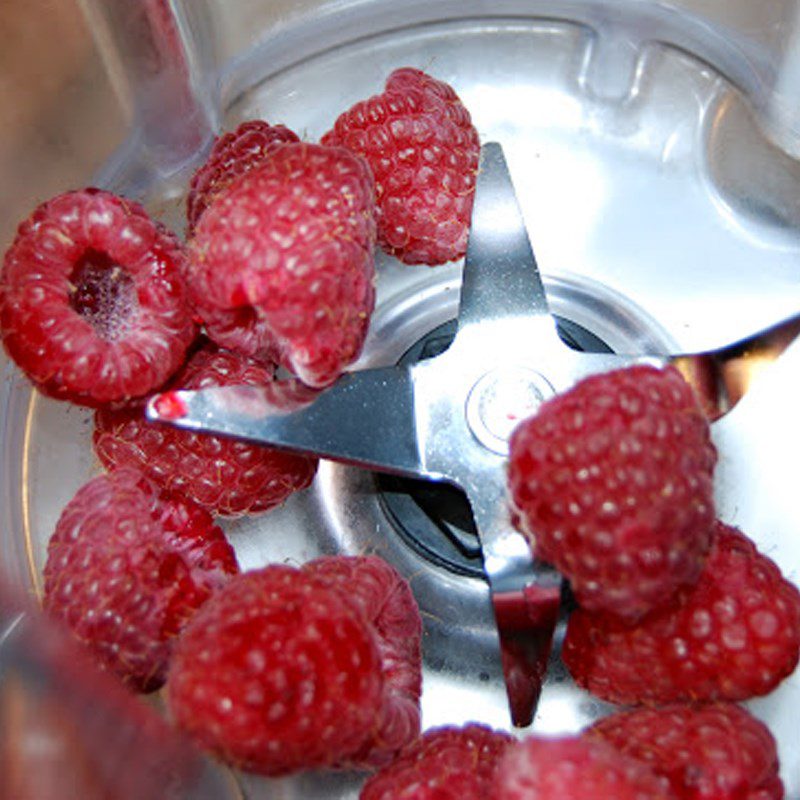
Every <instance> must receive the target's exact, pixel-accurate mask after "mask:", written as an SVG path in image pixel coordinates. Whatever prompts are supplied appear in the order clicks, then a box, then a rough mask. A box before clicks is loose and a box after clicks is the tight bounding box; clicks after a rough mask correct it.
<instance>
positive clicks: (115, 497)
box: [44, 469, 238, 692]
mask: <svg viewBox="0 0 800 800" xmlns="http://www.w3.org/2000/svg"><path fill="white" fill-rule="evenodd" d="M237 571H238V565H237V563H236V557H235V555H234V553H233V550H232V548H231V546H230V545H229V544H228V542H227V540H226V539H225V536H224V534H223V533H222V531H221V530H220V529H219V528H218V527H217V526H216V525H214V524H213V521H212V518H211V516H210V515H209V514H208V512H206V511H204V510H203V509H201V508H198V507H197V506H195V505H193V504H191V503H188V502H183V501H181V500H179V499H177V498H167V497H165V496H164V495H162V494H161V493H160V492H159V490H158V489H157V487H156V486H154V485H153V484H151V483H150V482H149V481H148V480H147V479H146V478H144V477H143V476H142V474H141V473H140V472H138V471H137V470H133V469H120V470H117V471H115V472H112V473H110V474H108V475H100V476H98V477H96V478H93V479H92V480H90V481H89V482H88V483H87V484H85V485H84V486H83V487H82V488H81V489H79V490H78V492H77V494H76V495H75V497H73V499H72V500H71V501H70V502H69V503H68V504H67V506H66V507H65V508H64V510H63V512H62V513H61V516H60V517H59V520H58V523H57V525H56V529H55V533H54V534H53V536H52V538H51V539H50V543H49V545H48V548H47V563H46V564H45V568H44V609H45V611H46V612H47V613H48V614H49V615H50V616H51V617H54V618H56V619H59V620H61V621H63V622H64V623H66V625H67V626H68V627H69V628H70V629H71V630H72V632H73V634H74V635H75V636H76V638H77V639H78V640H79V641H81V642H82V643H83V644H85V645H86V646H87V647H88V648H89V650H91V651H92V652H93V654H94V656H95V658H96V660H97V661H98V663H99V664H100V665H101V666H103V667H104V668H106V669H108V670H111V671H112V672H114V673H116V674H117V675H119V676H120V677H121V678H122V679H123V681H125V682H126V683H127V684H128V685H129V686H131V688H133V689H135V690H137V691H142V692H148V691H153V690H154V689H157V688H159V686H161V685H162V684H163V682H164V678H165V674H166V670H167V666H168V662H169V659H170V656H171V653H172V649H173V645H174V641H175V637H176V636H177V635H178V634H179V633H180V632H181V631H182V630H183V628H184V626H185V625H186V623H187V622H188V620H189V619H190V618H191V617H192V615H193V614H194V613H195V611H196V610H197V609H198V608H199V607H200V606H201V605H202V604H203V603H204V602H205V601H206V600H207V599H208V598H209V597H210V596H211V594H212V593H213V592H214V591H216V590H217V589H219V588H220V587H221V586H223V585H224V584H225V583H226V582H227V581H228V579H229V578H230V576H231V575H233V574H235V573H236V572H237Z"/></svg>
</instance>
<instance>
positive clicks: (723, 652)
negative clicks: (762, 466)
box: [563, 522, 800, 705]
mask: <svg viewBox="0 0 800 800" xmlns="http://www.w3.org/2000/svg"><path fill="white" fill-rule="evenodd" d="M563 658H564V663H565V664H566V665H567V668H568V669H569V671H570V673H571V674H572V676H573V677H574V678H575V680H576V681H577V683H578V684H579V685H581V686H583V687H584V688H586V689H588V690H589V691H590V692H592V693H593V694H596V695H597V696H599V697H601V698H603V699H605V700H608V701H610V702H614V703H624V704H629V705H631V704H639V703H646V704H652V703H669V702H676V701H689V700H692V701H699V700H709V701H711V700H746V699H748V698H751V697H757V696H760V695H764V694H767V693H768V692H771V691H772V690H773V689H774V688H775V687H776V686H777V685H778V684H779V683H780V682H781V681H782V680H783V679H784V678H786V677H788V676H789V675H790V674H791V673H792V672H793V671H794V669H795V668H796V666H797V663H798V659H799V658H800V591H799V590H798V589H797V587H796V586H795V585H794V584H792V583H790V582H789V581H788V580H786V579H785V578H784V577H783V575H782V574H781V572H780V570H779V568H778V567H777V565H776V564H775V563H774V562H773V561H771V560H770V559H769V558H768V557H767V556H765V555H763V554H761V553H759V552H758V550H757V549H756V547H755V545H754V544H753V543H752V542H751V541H750V540H749V539H748V538H747V537H746V536H745V535H744V534H742V533H741V532H740V531H738V530H736V529H735V528H732V527H730V526H727V525H725V524H723V523H721V522H717V523H716V525H715V528H714V543H713V546H712V548H711V552H710V553H709V556H708V559H707V561H706V564H705V567H704V569H703V572H702V574H701V576H700V579H699V580H698V582H697V584H696V585H695V586H693V587H690V588H688V589H683V590H682V591H681V592H680V593H679V595H678V596H677V598H676V599H675V601H674V602H673V603H671V604H668V605H667V606H665V607H664V608H661V609H657V610H656V611H653V612H652V613H651V614H649V615H648V616H646V617H645V618H643V619H642V620H640V621H639V622H638V623H637V624H636V625H633V626H630V625H625V624H622V623H620V622H619V621H618V620H616V619H614V618H613V617H611V616H609V615H607V614H599V613H594V614H593V613H589V612H586V611H583V610H581V609H578V610H577V611H575V612H574V613H573V614H572V615H571V616H570V619H569V623H568V627H567V635H566V638H565V641H564V649H563Z"/></svg>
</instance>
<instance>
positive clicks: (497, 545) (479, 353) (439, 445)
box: [147, 143, 800, 727]
mask: <svg viewBox="0 0 800 800" xmlns="http://www.w3.org/2000/svg"><path fill="white" fill-rule="evenodd" d="M798 331H800V317H795V318H792V319H791V320H789V322H788V323H785V324H783V325H779V326H777V328H773V329H770V330H768V331H767V332H764V333H761V334H758V335H756V336H753V337H750V338H749V339H748V340H747V341H745V342H740V343H737V344H735V345H729V346H728V347H726V348H724V349H722V350H720V351H719V352H711V353H703V354H699V355H682V356H677V357H673V358H670V359H666V360H663V359H659V358H653V359H647V360H650V361H652V362H653V363H665V361H671V362H672V363H675V364H677V365H679V366H680V367H681V368H682V369H683V371H684V373H685V374H686V376H687V377H688V378H689V380H690V381H692V382H693V384H695V385H697V386H698V388H699V390H700V392H699V393H700V396H701V397H702V398H703V399H704V401H705V402H706V406H707V411H708V413H709V415H710V416H711V417H712V418H718V417H720V416H722V414H723V413H725V411H727V410H729V409H730V408H732V406H733V405H734V404H735V402H736V401H737V400H738V399H740V397H741V396H742V394H743V393H744V391H746V389H747V382H746V380H745V378H744V377H743V376H746V374H747V371H748V367H749V365H750V364H751V363H752V360H753V359H757V361H758V363H759V365H760V366H763V365H764V362H765V361H768V360H774V359H775V358H777V357H778V355H780V353H781V352H782V351H783V349H785V347H786V346H787V345H788V344H790V343H791V341H792V339H793V338H794V336H795V335H796V334H797V332H798ZM640 360H641V359H639V358H635V357H631V356H628V355H618V354H590V353H580V352H576V351H574V350H571V349H570V348H568V347H567V346H566V345H565V344H564V342H563V341H562V340H561V339H560V338H559V336H558V334H557V333H556V326H555V319H554V318H553V317H552V315H551V314H550V311H549V307H548V304H547V297H546V294H545V291H544V287H543V285H542V282H541V278H540V275H539V270H538V266H537V264H536V259H535V256H534V254H533V250H532V248H531V244H530V241H529V239H528V236H527V232H526V229H525V223H524V220H523V218H522V215H521V213H520V210H519V206H518V204H517V201H516V197H515V194H514V187H513V184H512V181H511V176H510V175H509V173H508V167H507V165H506V162H505V158H504V157H503V152H502V148H501V147H500V146H499V145H498V144H496V143H490V144H486V145H484V146H483V148H482V152H481V161H480V169H479V173H478V179H477V186H476V192H475V208H474V210H473V216H472V225H471V230H470V237H469V243H468V247H467V254H466V260H465V264H464V278H463V282H462V286H461V295H460V304H459V312H458V329H457V332H456V335H455V338H454V340H453V342H452V344H451V345H450V347H449V348H448V349H447V350H445V352H444V353H442V354H441V355H439V356H437V357H435V358H430V359H427V360H425V361H422V362H420V363H418V364H415V365H413V366H412V367H410V368H404V367H400V366H397V367H394V368H391V367H390V368H382V369H373V370H364V371H361V372H354V373H351V374H349V375H346V376H344V377H343V378H342V379H341V380H340V381H339V382H337V383H336V384H335V385H334V386H333V387H332V388H331V389H328V390H326V391H323V392H321V393H319V394H318V395H316V397H315V398H314V399H313V400H312V401H311V402H310V403H308V402H307V403H306V405H304V406H302V407H300V408H299V409H297V410H294V409H293V405H292V404H291V403H289V402H287V398H288V396H289V394H290V393H291V390H292V389H293V388H296V386H297V385H296V384H295V383H294V382H287V383H286V384H285V385H286V387H288V388H287V389H286V391H281V389H280V388H278V390H277V391H275V392H274V391H273V390H272V389H268V390H260V389H253V388H249V387H248V388H232V389H231V388H225V389H206V390H201V391H178V392H170V393H168V394H166V395H160V396H156V397H154V398H153V399H152V400H151V401H150V403H149V404H148V409H147V413H148V417H149V418H150V419H153V420H158V421H162V422H170V423H173V424H176V425H178V426H179V427H185V428H190V429H192V430H199V431H206V432H212V433H224V434H227V435H235V436H240V437H243V438H246V439H250V440H252V441H257V442H263V443H266V444H270V445H273V446H278V447H284V448H289V449H294V450H298V451H300V452H304V453H311V454H315V455H318V456H320V457H325V458H331V459H334V460H336V461H341V462H343V463H347V464H353V465H356V466H361V467H365V468H368V469H375V470H378V471H392V472H398V473H402V474H406V475H410V476H412V477H422V478H431V479H434V480H447V481H450V482H452V483H454V484H456V485H458V486H460V487H461V488H462V489H463V490H464V491H465V492H466V494H467V497H468V499H469V502H470V505H471V507H472V513H473V517H474V520H475V525H476V527H477V531H478V536H479V539H480V543H481V550H482V553H483V563H484V570H485V572H486V576H487V578H488V581H489V586H490V589H491V596H492V601H493V604H494V611H495V616H496V618H497V623H498V633H499V636H500V640H499V643H498V653H497V659H496V662H497V665H498V666H499V665H500V663H501V658H500V652H501V650H502V651H503V658H505V659H506V663H504V671H505V672H506V684H507V688H508V691H509V700H510V707H511V715H512V718H513V722H514V724H515V725H517V726H520V727H524V726H527V725H529V724H530V722H531V721H532V719H533V712H534V710H535V703H536V702H537V700H538V687H537V688H536V689H535V690H532V691H531V692H530V693H529V694H528V695H527V696H526V698H525V701H524V702H523V701H522V700H521V699H520V698H518V697H514V694H513V690H512V686H513V684H514V679H513V675H514V674H515V672H516V671H518V670H520V669H522V670H527V673H526V674H527V675H528V676H529V680H531V681H532V682H534V683H536V682H538V681H541V680H542V679H543V677H544V673H545V669H546V661H547V658H548V656H549V653H550V649H551V638H552V634H553V628H554V625H555V622H556V618H557V609H558V602H559V579H558V577H557V576H556V575H555V574H554V573H553V572H552V570H550V569H548V568H546V567H543V566H542V565H539V564H537V563H536V562H535V560H533V559H532V558H531V555H530V552H529V548H528V546H527V544H526V543H525V541H524V539H523V538H522V537H521V536H520V534H518V533H517V532H516V531H515V530H514V529H513V526H512V525H511V522H510V518H509V503H508V497H507V490H506V476H505V460H504V458H503V456H504V455H505V454H506V453H505V452H504V449H505V448H504V446H506V447H507V443H508V438H509V437H510V435H511V433H512V431H513V428H514V424H513V423H514V422H519V421H521V420H522V419H524V418H525V417H526V416H528V415H530V414H531V413H535V411H536V408H537V406H538V404H539V403H541V402H542V401H543V400H546V399H547V397H549V396H552V395H553V394H555V393H557V392H558V391H563V390H564V389H566V388H568V387H569V386H570V385H571V384H572V383H574V382H575V381H576V380H578V379H579V378H581V377H584V376H585V375H588V374H591V373H593V372H599V371H604V370H609V369H617V368H620V367H622V366H625V365H629V364H631V363H634V362H636V361H640ZM498 364H499V365H500V366H498ZM730 375H734V376H735V378H738V379H739V380H738V382H737V385H736V386H732V385H731V380H726V376H730ZM556 387H557V388H556ZM300 392H301V393H302V389H301V390H300ZM295 394H297V392H295ZM304 394H306V395H307V394H309V393H308V392H305V393H304ZM273 395H275V396H273ZM176 403H177V406H178V409H177V411H176V410H175V406H176ZM164 410H166V412H167V413H163V411H164ZM509 422H510V423H511V424H509ZM371 429H376V430H380V431H381V433H382V435H381V436H367V435H365V432H366V431H368V430H371ZM534 596H535V598H536V599H535V600H530V601H529V600H528V598H530V597H534ZM530 615H532V616H530ZM509 626H513V627H514V628H515V631H514V634H515V642H516V643H517V644H518V645H519V647H517V655H518V658H517V659H512V656H511V652H512V649H513V648H511V647H510V646H509V642H508V641H507V636H508V634H509ZM525 633H528V636H527V637H526V636H525ZM532 640H535V644H534V643H533V642H532ZM523 646H524V647H525V649H526V655H525V657H524V659H523V656H522V655H520V651H519V648H520V647H523ZM520 659H523V660H522V661H520ZM494 672H495V673H496V675H495V677H498V676H500V675H502V670H501V671H498V670H495V671H494ZM509 673H510V674H509Z"/></svg>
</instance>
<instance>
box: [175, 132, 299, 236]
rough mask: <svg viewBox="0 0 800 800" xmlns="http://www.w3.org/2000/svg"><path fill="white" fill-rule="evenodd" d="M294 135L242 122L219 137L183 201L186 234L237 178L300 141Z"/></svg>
mask: <svg viewBox="0 0 800 800" xmlns="http://www.w3.org/2000/svg"><path fill="white" fill-rule="evenodd" d="M299 141H300V139H299V138H298V136H297V134H295V133H293V132H292V131H290V130H289V129H288V128H286V127H285V126H283V125H270V124H269V123H268V122H264V121H263V120H258V119H256V120H249V121H247V122H243V123H242V124H241V125H239V127H238V128H236V130H234V131H229V132H228V133H225V134H223V135H222V136H218V137H217V138H216V139H215V140H214V144H213V146H212V148H211V152H210V153H209V155H208V158H207V159H206V161H205V163H204V164H202V166H200V167H199V168H198V170H197V171H196V172H195V173H194V175H192V179H191V182H190V184H189V194H188V195H187V198H186V218H187V220H188V223H189V224H188V228H187V235H188V236H190V237H191V236H192V234H193V233H194V229H195V227H196V226H197V222H198V220H199V219H200V217H201V216H202V215H203V212H204V211H205V210H206V208H207V207H208V206H209V204H210V203H211V202H212V201H213V200H214V198H215V197H216V196H217V194H219V192H220V191H222V190H223V189H224V188H225V187H226V186H228V185H229V184H230V183H232V182H233V181H234V180H235V179H236V178H238V177H239V176H240V175H244V174H245V172H249V171H250V170H251V169H252V168H253V167H255V166H258V165H259V164H261V163H262V162H263V161H264V160H265V159H266V158H268V157H269V155H270V153H271V152H272V151H273V150H274V149H275V148H276V147H280V145H282V144H285V143H286V142H299Z"/></svg>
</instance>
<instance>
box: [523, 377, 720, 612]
mask: <svg viewBox="0 0 800 800" xmlns="http://www.w3.org/2000/svg"><path fill="white" fill-rule="evenodd" d="M715 461H716V450H715V448H714V445H713V444H712V442H711V438H710V433H709V425H708V422H707V420H706V418H705V417H704V416H703V414H702V413H701V411H700V408H699V406H698V404H697V401H696V400H695V397H694V394H693V393H692V389H691V387H690V386H689V385H688V384H687V383H686V381H684V379H683V378H682V377H681V375H680V373H679V372H678V371H677V370H676V369H674V368H672V367H669V368H667V369H656V368H655V367H650V366H635V367H630V368H628V369H621V370H615V371H613V372H608V373H604V374H600V375H594V376H591V377H589V378H586V379H585V380H583V381H581V382H580V383H578V384H577V385H575V386H574V387H573V388H572V389H571V390H570V391H568V392H565V393H564V394H561V395H558V396H557V397H554V398H553V399H551V400H549V401H548V402H546V403H544V404H543V405H542V406H541V408H540V409H539V411H538V413H537V414H536V415H535V416H533V417H531V418H529V419H527V420H525V421H524V422H523V423H521V424H520V425H519V426H518V427H517V428H516V430H515V431H514V433H513V435H512V438H511V452H510V462H509V470H508V481H509V486H510V491H511V498H512V504H513V506H514V507H515V522H516V524H518V525H519V526H520V528H521V529H522V531H523V532H524V533H525V534H526V535H527V537H528V539H529V540H530V542H531V546H532V547H533V548H534V550H535V553H536V555H537V556H538V557H539V558H541V559H543V560H544V561H548V562H550V563H552V564H553V565H554V566H555V567H557V568H558V569H559V570H560V571H561V572H562V573H563V574H564V575H565V576H566V577H567V578H569V580H570V581H571V584H572V589H573V591H574V593H575V596H576V598H577V600H578V603H579V604H580V605H581V606H582V607H584V608H585V609H587V610H592V611H601V610H602V611H605V612H607V613H611V614H616V615H618V616H619V617H622V618H624V619H625V620H627V621H635V620H636V619H638V618H640V617H641V616H642V615H644V614H646V613H647V612H649V611H651V610H652V609H654V608H657V607H658V606H659V605H661V604H663V603H664V602H666V601H668V600H669V599H670V598H671V597H672V596H673V595H674V594H675V592H676V591H677V590H678V588H679V587H680V586H682V585H688V584H691V583H693V582H695V581H696V580H697V578H698V576H699V574H700V570H701V569H702V566H703V559H704V557H705V555H706V552H707V550H708V547H709V544H710V539H711V533H710V529H711V525H712V523H713V520H714V500H713V486H712V473H713V468H714V464H715Z"/></svg>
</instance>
